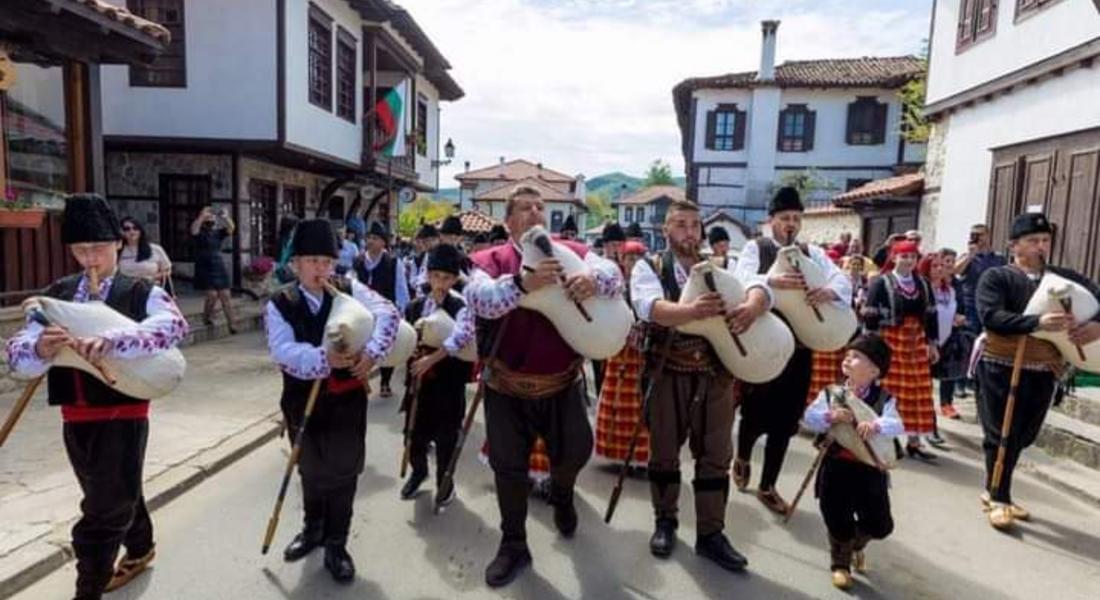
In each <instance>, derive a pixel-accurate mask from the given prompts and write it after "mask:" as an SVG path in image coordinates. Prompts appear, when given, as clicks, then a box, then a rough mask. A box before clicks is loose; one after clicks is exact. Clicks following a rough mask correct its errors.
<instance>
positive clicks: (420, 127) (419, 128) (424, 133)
mask: <svg viewBox="0 0 1100 600" xmlns="http://www.w3.org/2000/svg"><path fill="white" fill-rule="evenodd" d="M429 104H430V103H429V102H428V98H427V97H425V96H423V95H421V94H417V95H416V113H415V114H414V116H413V118H414V119H415V122H414V123H413V136H414V137H415V140H414V141H415V142H416V149H415V151H416V154H417V155H419V156H428V106H429ZM421 108H423V109H424V114H423V115H421V114H420V109H421ZM421 117H423V118H421ZM421 138H423V139H424V145H423V146H421V145H420V139H421ZM421 150H423V152H421Z"/></svg>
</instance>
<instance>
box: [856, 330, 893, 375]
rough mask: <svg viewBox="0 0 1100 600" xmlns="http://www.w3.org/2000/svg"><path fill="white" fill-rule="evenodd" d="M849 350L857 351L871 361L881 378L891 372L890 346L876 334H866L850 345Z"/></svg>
mask: <svg viewBox="0 0 1100 600" xmlns="http://www.w3.org/2000/svg"><path fill="white" fill-rule="evenodd" d="M847 350H857V351H859V352H861V353H862V354H864V355H866V356H867V358H869V359H871V362H873V363H875V366H876V367H878V370H879V374H878V376H879V378H880V379H881V378H883V377H886V373H887V372H888V371H889V370H890V346H887V345H886V342H885V341H883V339H882V338H881V337H879V336H878V334H876V333H865V334H863V335H861V336H859V337H857V338H856V339H854V340H852V341H851V343H849V344H848V347H847Z"/></svg>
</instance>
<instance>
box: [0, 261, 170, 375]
mask: <svg viewBox="0 0 1100 600" xmlns="http://www.w3.org/2000/svg"><path fill="white" fill-rule="evenodd" d="M114 280H115V278H114V276H111V277H106V278H104V279H102V280H100V282H99V298H107V297H108V294H110V292H111V285H112V284H113V283H114ZM72 301H73V302H79V303H83V302H87V301H88V279H87V277H86V276H85V277H81V278H80V282H79V283H78V284H77V288H76V293H75V294H74V295H73V300H72ZM145 314H146V317H145V319H143V320H142V321H141V322H139V323H135V324H134V326H133V327H126V328H116V329H108V330H105V331H103V332H102V333H100V337H102V338H103V339H105V340H107V344H108V351H107V356H108V357H110V358H114V359H120V360H128V359H133V358H140V357H143V356H153V355H155V354H159V353H161V352H163V351H165V350H168V349H170V348H175V347H176V346H178V345H179V343H180V342H181V341H183V338H185V337H187V333H188V332H189V331H190V326H189V325H188V324H187V319H185V318H184V316H183V313H181V312H180V310H179V307H177V306H176V303H175V301H174V300H172V297H171V296H169V295H168V293H167V292H165V291H164V289H163V288H161V287H160V286H153V287H152V289H151V291H150V292H149V299H148V300H146V301H145ZM44 329H45V328H44V327H43V326H42V325H41V324H39V323H38V322H36V321H32V320H30V319H29V318H28V319H27V324H26V325H25V326H24V327H23V329H21V330H19V332H18V333H16V334H15V335H14V336H13V337H12V338H11V339H9V340H8V343H7V348H6V349H7V354H8V364H9V365H10V366H11V370H12V372H13V373H15V374H16V375H17V376H19V377H21V378H32V377H37V376H39V375H42V374H43V373H45V372H46V371H47V370H49V368H50V366H51V365H52V361H49V360H45V359H43V358H41V357H40V356H38V352H37V351H36V350H35V346H36V345H37V344H38V338H39V337H41V336H42V331H43V330H44Z"/></svg>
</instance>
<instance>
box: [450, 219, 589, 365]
mask: <svg viewBox="0 0 1100 600" xmlns="http://www.w3.org/2000/svg"><path fill="white" fill-rule="evenodd" d="M555 241H556V242H557V243H559V244H562V245H563V246H567V247H568V248H569V249H570V250H572V251H573V252H576V253H577V255H578V256H580V257H581V258H584V255H585V254H587V253H588V248H587V247H586V246H584V245H583V244H578V243H576V242H573V241H569V240H555ZM470 260H471V261H472V262H473V264H474V266H476V267H477V268H479V269H481V270H482V271H485V272H486V273H487V274H488V275H489V276H490V277H492V278H493V279H496V278H498V277H500V276H501V275H514V274H516V273H519V272H520V265H522V264H523V259H522V258H521V257H520V255H519V251H518V250H516V248H515V246H514V245H512V244H511V243H508V244H502V245H500V246H494V247H492V248H487V249H485V250H482V251H481V252H478V253H477V254H474V255H473V256H471V257H470ZM505 318H507V319H508V327H507V329H506V330H505V331H504V337H502V338H501V340H500V348H498V349H497V352H496V358H497V359H499V360H501V361H502V362H504V365H505V366H506V367H508V369H510V370H512V371H518V372H520V373H531V374H533V375H548V374H552V373H561V372H563V371H566V370H568V369H569V367H570V365H572V364H573V363H574V362H575V361H576V360H577V358H578V357H579V355H578V354H577V353H576V352H575V351H574V350H573V348H572V347H570V346H569V344H567V343H566V342H565V340H564V339H562V337H561V334H559V333H558V330H557V329H555V328H554V324H553V323H551V322H550V320H549V319H547V318H546V317H544V316H542V314H540V313H537V312H535V311H533V310H528V309H526V308H516V309H514V310H512V311H511V312H509V313H508V314H507V315H505V317H501V318H500V319H496V320H488V319H482V318H480V317H479V318H478V319H477V346H478V352H479V354H481V357H482V358H483V359H484V358H486V357H487V356H488V354H489V352H490V351H491V349H492V344H493V340H494V339H495V337H496V333H497V330H498V328H499V327H500V325H501V323H503V322H504V319H505Z"/></svg>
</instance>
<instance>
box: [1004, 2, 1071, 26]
mask: <svg viewBox="0 0 1100 600" xmlns="http://www.w3.org/2000/svg"><path fill="white" fill-rule="evenodd" d="M1061 1H1062V0H1016V15H1015V17H1014V18H1013V21H1012V22H1013V23H1019V22H1020V21H1026V20H1027V19H1030V18H1031V17H1033V16H1035V15H1037V14H1039V13H1041V12H1043V11H1044V10H1046V9H1048V8H1050V7H1051V6H1054V5H1055V4H1058V3H1059V2H1061Z"/></svg>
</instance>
